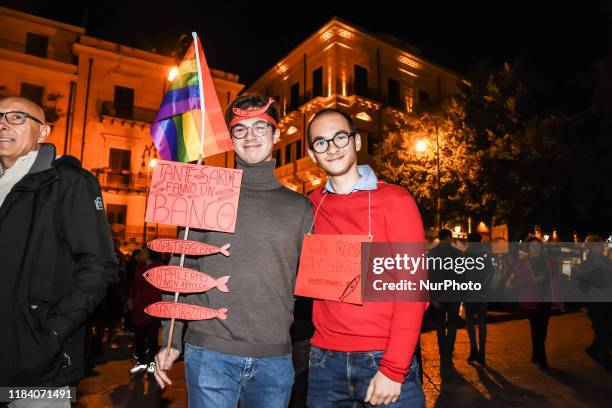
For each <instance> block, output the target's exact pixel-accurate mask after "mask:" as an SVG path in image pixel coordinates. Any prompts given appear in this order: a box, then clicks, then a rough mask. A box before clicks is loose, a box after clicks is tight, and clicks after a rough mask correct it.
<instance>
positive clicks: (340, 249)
mask: <svg viewBox="0 0 612 408" xmlns="http://www.w3.org/2000/svg"><path fill="white" fill-rule="evenodd" d="M369 241H370V238H369V237H368V236H367V235H323V234H315V235H306V236H305V237H304V242H303V244H302V255H301V256H300V265H299V268H298V275H297V281H296V284H295V294H296V295H297V296H306V297H311V298H317V299H327V300H336V301H339V302H346V303H354V304H362V303H363V302H362V295H361V243H362V242H369Z"/></svg>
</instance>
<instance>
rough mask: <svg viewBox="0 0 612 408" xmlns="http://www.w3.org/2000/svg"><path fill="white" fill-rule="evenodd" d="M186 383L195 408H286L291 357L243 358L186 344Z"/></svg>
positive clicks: (288, 395)
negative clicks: (237, 407)
mask: <svg viewBox="0 0 612 408" xmlns="http://www.w3.org/2000/svg"><path fill="white" fill-rule="evenodd" d="M185 381H186V383H187V391H188V396H189V406H190V407H192V408H209V407H210V408H236V406H237V404H238V401H240V407H241V408H286V407H287V405H288V404H289V398H290V397H291V386H292V385H293V365H292V362H291V354H287V355H285V356H280V357H261V358H255V357H240V356H234V355H231V354H226V353H221V352H218V351H213V350H210V349H207V348H205V347H199V346H195V345H193V344H189V343H185Z"/></svg>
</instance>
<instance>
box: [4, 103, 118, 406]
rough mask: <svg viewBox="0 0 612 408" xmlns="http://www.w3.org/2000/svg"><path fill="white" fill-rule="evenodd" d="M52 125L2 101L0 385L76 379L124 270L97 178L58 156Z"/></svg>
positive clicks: (32, 110) (30, 109)
mask: <svg viewBox="0 0 612 408" xmlns="http://www.w3.org/2000/svg"><path fill="white" fill-rule="evenodd" d="M50 132H51V127H50V126H49V125H47V124H46V123H45V115H44V112H43V110H42V108H41V107H40V106H38V105H36V104H35V103H33V102H31V101H29V100H27V99H24V98H17V97H9V98H2V99H0V271H1V272H2V284H1V285H0V327H2V328H3V330H4V331H5V332H6V333H8V335H4V336H0V361H2V369H1V370H0V386H30V387H34V386H35V387H41V386H49V387H60V386H61V387H65V386H69V385H75V384H76V383H77V382H78V380H79V379H80V378H81V376H82V375H83V373H84V368H85V367H84V356H83V353H84V350H83V345H84V336H85V321H86V320H87V318H88V317H89V316H90V315H91V314H92V313H93V311H94V309H95V308H96V306H97V304H98V303H99V302H100V301H101V300H102V298H103V297H104V296H105V294H106V289H107V286H108V285H109V284H110V282H112V281H113V279H114V275H115V273H116V259H115V254H114V251H113V245H112V242H111V235H110V231H109V229H108V224H107V222H106V217H105V215H104V205H103V202H102V194H101V192H100V186H99V184H98V181H97V180H96V179H95V178H94V177H93V176H92V175H91V174H90V173H89V172H87V171H86V170H84V169H83V168H82V167H81V165H80V163H79V162H78V160H76V159H75V158H73V157H70V156H65V157H60V158H57V157H56V155H55V147H54V146H53V145H51V144H46V143H43V142H44V141H45V139H46V138H47V137H48V136H49V133H50ZM61 395H63V396H67V393H65V392H63V393H62V394H61ZM39 402H40V401H39ZM31 403H32V401H28V400H27V399H25V400H23V399H22V400H18V401H14V402H11V404H9V406H11V407H20V406H30V405H29V404H31ZM47 404H48V405H45V406H69V401H68V400H65V399H64V400H61V399H57V400H55V401H47ZM37 406H38V405H37Z"/></svg>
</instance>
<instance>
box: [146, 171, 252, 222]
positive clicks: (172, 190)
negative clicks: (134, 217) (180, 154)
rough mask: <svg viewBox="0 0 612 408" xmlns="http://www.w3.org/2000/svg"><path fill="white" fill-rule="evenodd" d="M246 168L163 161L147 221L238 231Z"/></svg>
mask: <svg viewBox="0 0 612 408" xmlns="http://www.w3.org/2000/svg"><path fill="white" fill-rule="evenodd" d="M241 181H242V170H239V169H226V168H222V167H211V166H201V165H197V164H188V163H178V162H172V161H164V160H160V161H158V162H157V165H156V166H155V169H154V170H153V179H152V180H151V190H150V192H149V200H148V204H147V212H146V215H145V220H146V221H147V222H152V223H157V224H168V225H178V226H181V227H191V228H199V229H206V230H212V231H221V232H234V230H235V229H236V217H237V215H238V199H239V197H240V182H241Z"/></svg>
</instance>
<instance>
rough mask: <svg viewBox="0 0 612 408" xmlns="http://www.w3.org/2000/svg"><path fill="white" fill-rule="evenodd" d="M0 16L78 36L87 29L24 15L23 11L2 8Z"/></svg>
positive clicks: (0, 8)
mask: <svg viewBox="0 0 612 408" xmlns="http://www.w3.org/2000/svg"><path fill="white" fill-rule="evenodd" d="M0 15H5V16H9V17H14V18H17V19H20V20H25V21H28V22H30V23H34V24H40V25H44V26H47V27H52V28H56V29H58V30H64V31H70V32H73V33H76V34H85V28H83V27H79V26H75V25H72V24H66V23H62V22H59V21H55V20H50V19H48V18H44V17H38V16H35V15H32V14H28V13H23V12H21V11H17V10H13V9H10V8H6V7H0Z"/></svg>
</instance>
